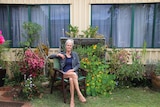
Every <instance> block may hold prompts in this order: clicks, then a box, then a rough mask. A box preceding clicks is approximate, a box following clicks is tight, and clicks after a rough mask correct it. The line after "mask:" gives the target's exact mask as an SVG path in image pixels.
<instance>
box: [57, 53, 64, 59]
mask: <svg viewBox="0 0 160 107" xmlns="http://www.w3.org/2000/svg"><path fill="white" fill-rule="evenodd" d="M57 56H58V57H61V58H62V59H64V58H65V56H64V55H63V54H61V53H58V54H57Z"/></svg>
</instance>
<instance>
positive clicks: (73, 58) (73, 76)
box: [49, 39, 86, 107]
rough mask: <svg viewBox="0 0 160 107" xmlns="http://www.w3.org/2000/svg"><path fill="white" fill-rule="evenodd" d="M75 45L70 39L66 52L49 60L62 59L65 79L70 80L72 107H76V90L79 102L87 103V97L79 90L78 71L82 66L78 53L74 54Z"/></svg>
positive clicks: (66, 44) (52, 56)
mask: <svg viewBox="0 0 160 107" xmlns="http://www.w3.org/2000/svg"><path fill="white" fill-rule="evenodd" d="M73 45H74V41H73V40H72V39H68V40H67V41H66V43H65V52H62V53H58V54H56V55H51V56H49V58H54V57H59V58H60V64H61V69H62V70H63V71H64V72H65V73H64V78H69V82H70V94H71V100H70V107H74V106H75V104H74V89H76V91H77V94H78V97H79V100H80V101H81V102H83V103H84V102H86V99H85V97H84V96H83V95H82V93H81V91H80V89H79V83H78V75H77V73H76V71H77V70H78V68H79V66H80V62H79V57H78V55H77V53H76V52H72V49H73Z"/></svg>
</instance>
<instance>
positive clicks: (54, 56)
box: [48, 53, 65, 59]
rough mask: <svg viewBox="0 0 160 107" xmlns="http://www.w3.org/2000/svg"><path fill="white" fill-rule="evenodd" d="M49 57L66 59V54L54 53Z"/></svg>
mask: <svg viewBox="0 0 160 107" xmlns="http://www.w3.org/2000/svg"><path fill="white" fill-rule="evenodd" d="M48 58H49V59H53V58H62V59H64V58H65V56H64V55H63V54H62V53H58V54H52V55H50V56H49V57H48Z"/></svg>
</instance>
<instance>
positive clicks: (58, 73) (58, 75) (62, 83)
mask: <svg viewBox="0 0 160 107" xmlns="http://www.w3.org/2000/svg"><path fill="white" fill-rule="evenodd" d="M53 70H54V73H53V75H51V90H50V93H51V94H52V91H53V88H58V89H59V90H61V91H62V93H63V100H64V103H66V93H67V90H68V88H67V86H69V80H68V79H66V78H64V77H63V74H64V73H63V71H62V70H60V63H59V59H58V58H53ZM86 75H87V72H86V71H85V70H84V69H82V68H79V69H78V82H79V87H80V90H81V91H83V92H84V95H85V96H86ZM58 83H59V84H58Z"/></svg>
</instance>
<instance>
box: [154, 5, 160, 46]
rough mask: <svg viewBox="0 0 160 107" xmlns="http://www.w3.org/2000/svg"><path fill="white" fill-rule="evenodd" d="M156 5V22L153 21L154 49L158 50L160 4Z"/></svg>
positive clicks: (159, 40)
mask: <svg viewBox="0 0 160 107" xmlns="http://www.w3.org/2000/svg"><path fill="white" fill-rule="evenodd" d="M156 5H157V10H156V21H155V38H154V47H156V48H160V4H156Z"/></svg>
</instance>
